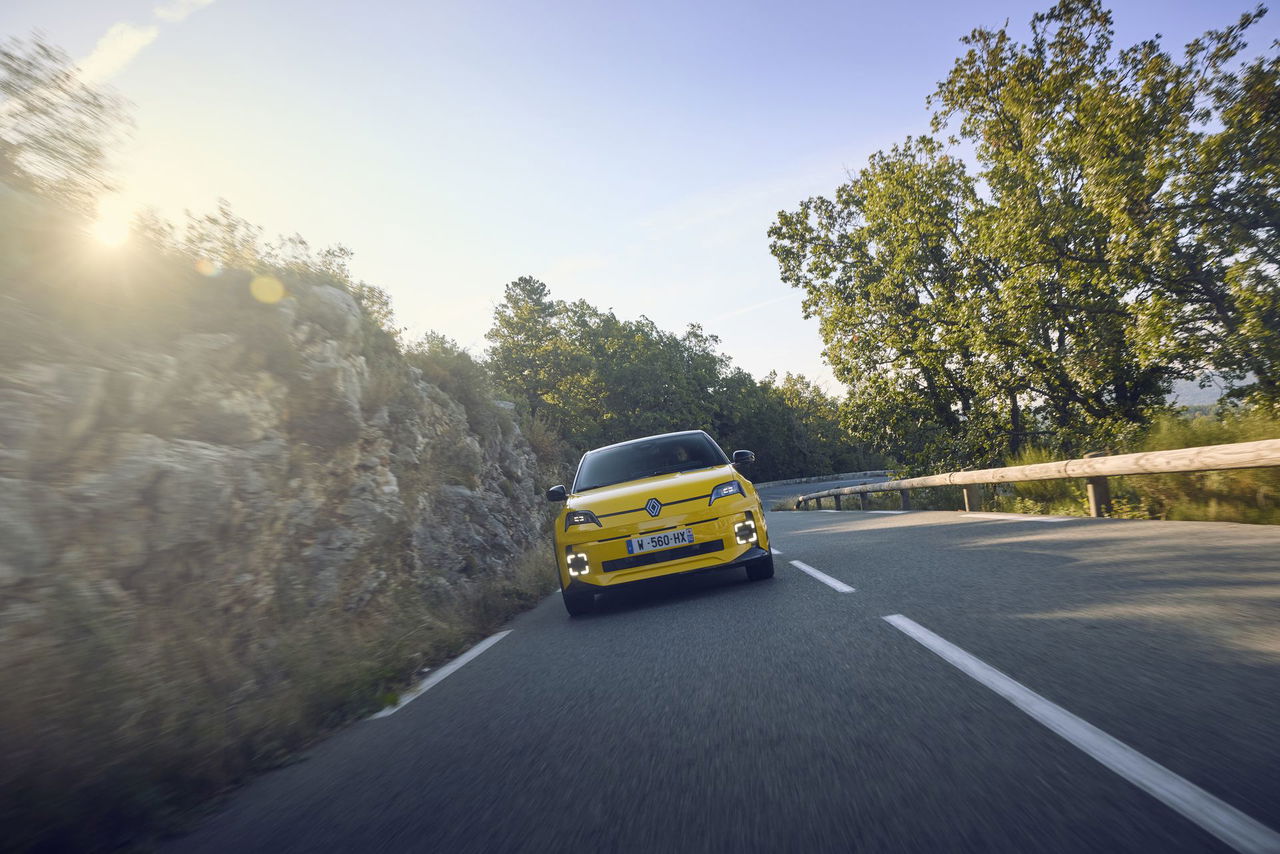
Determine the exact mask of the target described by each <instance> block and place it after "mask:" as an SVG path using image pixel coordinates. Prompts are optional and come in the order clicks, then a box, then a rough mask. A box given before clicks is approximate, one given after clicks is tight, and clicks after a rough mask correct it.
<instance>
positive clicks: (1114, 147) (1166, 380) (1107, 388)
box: [770, 0, 1280, 467]
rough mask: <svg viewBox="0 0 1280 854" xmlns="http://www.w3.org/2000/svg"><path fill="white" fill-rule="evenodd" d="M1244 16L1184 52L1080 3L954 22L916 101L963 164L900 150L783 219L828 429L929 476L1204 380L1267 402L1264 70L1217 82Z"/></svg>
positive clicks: (1272, 229)
mask: <svg viewBox="0 0 1280 854" xmlns="http://www.w3.org/2000/svg"><path fill="white" fill-rule="evenodd" d="M1261 15H1262V10H1261V9H1259V10H1257V11H1255V12H1251V13H1248V14H1246V15H1244V16H1242V17H1241V18H1240V20H1239V21H1238V22H1236V23H1235V24H1233V25H1232V26H1230V27H1227V28H1225V29H1223V30H1220V31H1213V32H1210V33H1207V34H1205V36H1203V37H1202V38H1200V39H1197V40H1196V41H1194V42H1192V43H1191V44H1190V45H1188V46H1187V48H1186V50H1185V51H1184V54H1183V56H1182V57H1181V58H1175V57H1174V56H1173V55H1171V54H1170V53H1168V52H1167V51H1165V50H1163V49H1162V47H1161V46H1160V43H1159V41H1158V39H1150V40H1147V41H1144V42H1141V43H1139V44H1137V45H1134V46H1132V47H1129V48H1126V49H1123V50H1118V51H1117V50H1116V49H1115V48H1114V45H1113V30H1112V21H1111V15H1110V13H1109V12H1108V11H1106V10H1105V9H1103V8H1102V7H1101V5H1099V3H1098V2H1096V0H1063V2H1060V3H1058V4H1056V5H1055V6H1053V7H1052V8H1050V9H1049V10H1048V11H1046V12H1043V13H1040V14H1037V15H1035V16H1034V17H1033V18H1032V21H1031V37H1030V40H1029V41H1028V42H1026V43H1022V42H1019V41H1018V40H1017V39H1015V38H1014V36H1013V35H1011V34H1010V32H1009V28H1008V26H1005V27H1003V28H1000V29H998V30H988V29H978V30H974V31H973V32H972V33H970V34H969V35H968V36H967V37H965V38H964V39H963V42H964V43H965V44H966V45H967V46H968V50H967V52H966V53H965V54H964V55H963V56H962V57H960V58H959V59H957V61H956V63H955V65H954V67H953V68H952V71H951V73H950V74H949V75H948V77H947V78H946V79H945V80H943V81H942V83H940V84H939V87H938V89H937V91H936V92H935V93H934V94H933V95H932V96H931V98H930V99H929V100H930V103H931V105H932V106H933V107H934V108H935V114H934V120H933V129H934V131H935V132H937V133H940V132H945V131H947V130H948V129H951V130H953V131H954V132H955V133H957V134H958V136H959V138H960V139H962V140H964V141H965V142H966V143H968V144H969V145H970V146H972V149H973V151H974V152H975V155H976V167H977V168H976V170H974V171H972V172H971V171H969V169H968V168H967V167H966V165H965V164H964V163H963V162H962V161H961V160H959V159H958V158H956V157H955V156H953V155H952V154H950V153H949V150H948V147H947V146H946V145H945V144H944V142H943V141H941V140H939V139H937V138H934V137H927V136H926V137H916V138H908V139H907V140H906V141H905V142H903V143H902V144H899V145H896V146H893V147H892V148H891V149H890V150H888V151H883V152H878V153H877V154H875V155H873V156H872V157H871V159H870V161H869V163H868V164H867V166H866V167H864V168H863V169H862V170H860V171H859V172H858V173H857V174H856V175H854V176H852V178H851V180H850V181H849V182H848V183H847V184H845V185H843V186H841V187H839V188H838V189H837V190H836V193H835V195H834V196H833V197H832V198H826V197H816V198H811V199H808V200H805V201H804V202H802V203H801V204H800V206H799V208H798V209H797V210H795V211H790V212H788V211H783V212H780V213H779V215H778V219H777V220H776V222H775V223H774V225H773V227H772V228H771V229H770V237H771V238H772V251H773V253H774V255H775V257H776V258H777V260H778V262H779V265H780V268H781V271H782V276H783V279H784V280H785V281H787V282H789V283H790V284H791V285H793V286H795V287H799V288H802V289H804V291H805V293H806V300H805V311H806V312H807V313H808V314H809V315H811V316H816V317H818V318H819V319H820V322H821V330H822V334H823V337H824V341H825V345H826V353H827V357H828V359H829V360H830V361H831V363H832V365H833V368H834V369H835V371H836V375H837V376H838V377H839V378H840V379H842V380H843V381H845V382H846V383H848V384H849V385H850V387H851V389H852V392H851V394H850V397H849V400H848V405H847V407H846V420H847V422H848V423H849V424H850V425H851V426H856V427H857V428H858V429H859V430H860V432H862V433H863V434H864V435H868V436H874V437H875V442H876V445H877V447H879V448H880V449H881V450H883V451H886V452H889V453H892V454H894V455H895V456H898V457H899V458H900V459H903V460H905V461H908V462H918V463H920V464H922V465H928V466H930V467H936V466H938V465H969V464H986V463H993V462H995V461H997V460H998V459H999V458H1000V457H1001V456H1003V455H1005V454H1010V453H1013V454H1016V453H1018V451H1019V449H1020V447H1021V446H1022V445H1024V444H1026V443H1028V442H1031V443H1034V444H1036V445H1040V446H1048V447H1052V448H1053V449H1054V450H1056V451H1059V452H1066V453H1074V452H1079V451H1083V450H1089V449H1090V446H1094V447H1098V446H1106V445H1109V444H1114V443H1115V442H1118V441H1120V440H1122V439H1123V438H1124V437H1126V436H1131V435H1133V434H1134V432H1135V431H1136V430H1137V429H1138V428H1139V427H1140V426H1141V425H1143V424H1145V423H1147V422H1148V421H1149V419H1150V418H1151V417H1152V416H1153V415H1154V414H1155V413H1157V412H1159V411H1161V410H1162V409H1164V408H1165V399H1166V395H1167V393H1168V390H1169V387H1170V384H1171V383H1172V382H1173V381H1174V380H1177V379H1189V378H1196V377H1200V376H1203V375H1205V374H1207V373H1209V372H1214V373H1217V374H1219V375H1221V376H1223V377H1225V378H1226V379H1227V381H1228V382H1229V383H1231V384H1232V385H1233V386H1234V388H1235V390H1234V393H1235V394H1236V395H1237V396H1239V397H1243V398H1248V399H1251V400H1254V401H1259V402H1263V403H1266V404H1269V405H1276V404H1277V403H1280V387H1278V386H1277V367H1280V349H1277V345H1278V344H1280V279H1278V278H1277V277H1278V276H1280V267H1277V257H1276V247H1277V245H1280V244H1278V243H1277V237H1278V233H1277V227H1278V226H1280V218H1278V216H1277V215H1278V214H1280V203H1278V202H1277V199H1278V198H1280V194H1278V192H1277V191H1278V190H1280V187H1278V186H1277V181H1278V180H1280V167H1277V165H1276V164H1277V163H1280V88H1278V87H1277V81H1278V75H1280V56H1278V55H1277V51H1276V49H1275V46H1273V47H1272V50H1271V53H1270V54H1268V55H1264V56H1261V57H1258V58H1255V59H1253V60H1250V61H1248V62H1245V63H1243V64H1241V65H1240V66H1239V67H1236V68H1232V67H1231V64H1232V62H1233V61H1234V60H1235V58H1236V57H1238V56H1239V54H1240V52H1241V51H1242V50H1243V48H1244V47H1245V42H1244V34H1245V32H1246V30H1247V29H1248V27H1249V26H1250V25H1252V24H1253V23H1254V22H1256V21H1257V20H1258V18H1259V17H1261ZM952 141H958V140H954V139H953V140H952Z"/></svg>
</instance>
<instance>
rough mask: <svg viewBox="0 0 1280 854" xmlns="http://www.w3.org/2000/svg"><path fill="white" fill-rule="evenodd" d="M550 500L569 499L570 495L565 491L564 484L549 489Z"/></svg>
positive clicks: (548, 496) (548, 498)
mask: <svg viewBox="0 0 1280 854" xmlns="http://www.w3.org/2000/svg"><path fill="white" fill-rule="evenodd" d="M547 500H548V501H568V500H569V495H568V493H566V492H565V491H564V486H563V485H560V484H557V485H556V486H553V487H551V488H550V489H548V490H547Z"/></svg>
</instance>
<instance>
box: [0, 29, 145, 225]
mask: <svg viewBox="0 0 1280 854" xmlns="http://www.w3.org/2000/svg"><path fill="white" fill-rule="evenodd" d="M130 124H131V121H130V119H129V117H128V114H127V111H126V103H125V102H124V101H123V100H122V99H120V98H119V97H118V96H116V95H114V94H113V93H111V92H109V91H106V90H103V89H101V88H96V87H94V86H90V85H88V84H86V83H85V82H84V81H83V80H81V78H80V76H79V74H78V72H77V70H76V68H75V66H74V65H73V63H72V62H71V58H70V57H69V56H67V54H66V53H65V52H64V51H62V50H61V49H60V48H57V47H54V46H52V45H50V44H48V43H47V42H45V41H44V39H43V38H41V37H40V36H38V35H37V36H33V37H32V38H31V39H30V40H19V39H11V40H9V41H8V42H6V43H4V44H0V181H5V182H8V183H11V184H14V185H16V186H19V187H24V188H29V189H35V190H39V191H40V192H42V193H44V194H46V195H51V196H56V197H58V198H60V199H61V200H63V201H64V202H66V203H69V204H71V205H73V206H74V207H77V208H79V209H81V210H87V209H90V208H92V206H93V204H94V201H95V200H96V198H97V197H98V196H99V195H100V194H101V193H102V192H103V191H104V190H107V189H108V188H109V182H108V177H107V168H106V161H107V155H108V152H109V151H110V149H111V147H112V145H113V144H114V143H115V142H116V141H118V139H119V138H120V135H121V134H122V133H123V132H124V131H125V130H127V129H128V128H129V127H130Z"/></svg>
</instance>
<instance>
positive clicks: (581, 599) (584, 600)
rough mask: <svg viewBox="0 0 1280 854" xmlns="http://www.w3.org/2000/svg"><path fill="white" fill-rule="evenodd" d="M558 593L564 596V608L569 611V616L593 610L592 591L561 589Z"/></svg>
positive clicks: (580, 614)
mask: <svg viewBox="0 0 1280 854" xmlns="http://www.w3.org/2000/svg"><path fill="white" fill-rule="evenodd" d="M560 595H561V596H563V597H564V609H565V610H566V611H568V612H569V616H570V617H581V616H582V615H583V614H590V613H591V612H592V611H594V610H595V607H596V594H594V593H568V592H565V591H563V590H562V591H560Z"/></svg>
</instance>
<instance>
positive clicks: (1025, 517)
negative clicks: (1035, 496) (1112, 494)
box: [960, 513, 1084, 522]
mask: <svg viewBox="0 0 1280 854" xmlns="http://www.w3.org/2000/svg"><path fill="white" fill-rule="evenodd" d="M960 517H961V518H962V519H1001V520H1003V521H1005V522H1027V521H1031V522H1070V521H1073V520H1074V519H1083V518H1084V517H1083V516H1033V515H1031V514H1030V513H961V514H960Z"/></svg>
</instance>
